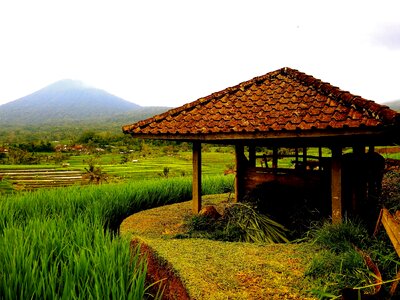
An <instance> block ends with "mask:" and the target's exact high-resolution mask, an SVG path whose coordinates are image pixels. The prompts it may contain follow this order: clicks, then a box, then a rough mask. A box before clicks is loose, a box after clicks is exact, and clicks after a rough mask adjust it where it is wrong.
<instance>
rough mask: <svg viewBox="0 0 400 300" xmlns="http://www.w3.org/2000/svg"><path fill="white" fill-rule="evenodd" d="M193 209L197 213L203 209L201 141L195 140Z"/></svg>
mask: <svg viewBox="0 0 400 300" xmlns="http://www.w3.org/2000/svg"><path fill="white" fill-rule="evenodd" d="M192 201H193V204H192V205H193V206H192V210H193V213H194V214H197V213H198V212H199V211H200V209H201V143H200V142H193V183H192Z"/></svg>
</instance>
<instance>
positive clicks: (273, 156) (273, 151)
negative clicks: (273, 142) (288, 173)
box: [272, 147, 278, 171]
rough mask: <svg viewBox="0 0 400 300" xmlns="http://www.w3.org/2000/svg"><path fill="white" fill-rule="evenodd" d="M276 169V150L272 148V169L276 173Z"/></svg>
mask: <svg viewBox="0 0 400 300" xmlns="http://www.w3.org/2000/svg"><path fill="white" fill-rule="evenodd" d="M277 168H278V148H276V147H273V148H272V169H274V170H275V171H276V169H277Z"/></svg>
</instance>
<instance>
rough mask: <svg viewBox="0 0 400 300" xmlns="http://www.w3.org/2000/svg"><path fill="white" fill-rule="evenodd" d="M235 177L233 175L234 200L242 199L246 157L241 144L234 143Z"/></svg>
mask: <svg viewBox="0 0 400 300" xmlns="http://www.w3.org/2000/svg"><path fill="white" fill-rule="evenodd" d="M235 157H236V177H235V202H239V201H240V200H242V198H243V196H244V172H245V168H246V157H245V156H244V147H243V145H235Z"/></svg>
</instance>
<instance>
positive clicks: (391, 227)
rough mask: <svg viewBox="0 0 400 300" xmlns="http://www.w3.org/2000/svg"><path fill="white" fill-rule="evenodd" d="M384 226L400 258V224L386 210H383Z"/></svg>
mask: <svg viewBox="0 0 400 300" xmlns="http://www.w3.org/2000/svg"><path fill="white" fill-rule="evenodd" d="M382 225H383V227H384V228H385V230H386V232H387V235H388V236H389V238H390V241H391V242H392V244H393V247H394V249H395V250H396V253H397V255H398V256H399V257H400V223H399V221H397V220H395V218H394V217H393V216H392V215H391V214H390V212H389V211H388V210H387V209H386V208H383V209H382Z"/></svg>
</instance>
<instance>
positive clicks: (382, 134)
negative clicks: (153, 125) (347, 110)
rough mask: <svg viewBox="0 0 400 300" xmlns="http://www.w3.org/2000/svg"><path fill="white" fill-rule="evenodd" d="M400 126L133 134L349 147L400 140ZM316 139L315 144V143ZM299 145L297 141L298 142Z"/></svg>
mask: <svg viewBox="0 0 400 300" xmlns="http://www.w3.org/2000/svg"><path fill="white" fill-rule="evenodd" d="M399 129H400V128H399V127H398V126H390V127H387V126H386V127H379V128H361V129H360V128H354V129H353V128H350V129H348V128H346V129H344V128H340V129H324V130H302V131H268V132H243V133H238V132H232V133H204V134H171V133H159V134H144V133H131V132H126V131H124V133H126V134H131V135H132V137H134V138H141V139H154V140H170V141H185V142H194V141H200V142H204V143H221V144H236V143H238V142H248V143H252V142H256V143H265V142H267V143H271V144H272V143H282V142H286V141H287V140H294V141H295V140H297V141H299V140H304V142H307V141H309V142H312V143H313V144H315V143H318V144H329V143H331V142H332V143H337V142H338V141H342V142H344V143H345V144H351V142H352V140H353V139H354V138H356V139H357V140H358V141H359V140H365V142H366V143H367V142H368V143H367V144H371V145H372V144H376V145H377V144H389V143H394V142H396V141H400V134H399V132H400V131H399ZM318 139H320V140H321V141H320V142H317V140H318ZM314 140H315V141H314ZM295 143H296V142H295Z"/></svg>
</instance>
